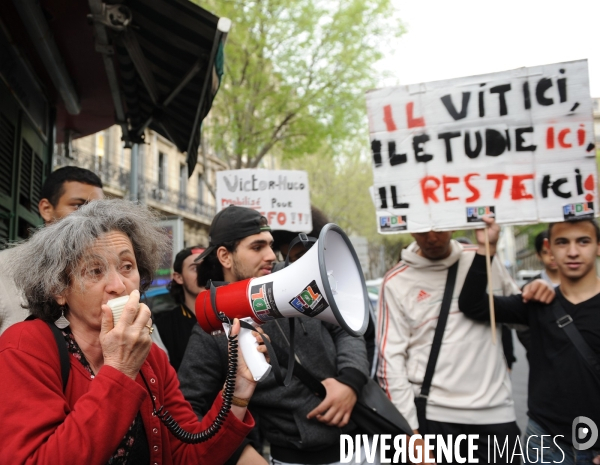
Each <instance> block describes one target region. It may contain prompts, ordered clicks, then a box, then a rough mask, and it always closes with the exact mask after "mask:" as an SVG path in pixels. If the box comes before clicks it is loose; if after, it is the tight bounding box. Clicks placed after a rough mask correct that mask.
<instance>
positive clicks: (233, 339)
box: [140, 331, 238, 444]
mask: <svg viewBox="0 0 600 465" xmlns="http://www.w3.org/2000/svg"><path fill="white" fill-rule="evenodd" d="M227 341H228V353H229V362H228V367H227V377H226V378H225V387H224V389H223V405H222V406H221V409H220V410H219V413H218V414H217V417H216V418H215V419H214V421H213V423H212V425H210V426H209V427H208V428H206V429H205V430H204V431H200V432H199V433H190V432H188V431H185V430H184V429H183V428H182V427H181V426H180V425H179V423H177V421H176V420H175V419H174V418H173V417H172V416H171V415H170V414H169V411H168V410H164V405H161V406H160V408H159V409H158V410H157V409H156V404H155V403H154V396H153V395H152V391H151V390H150V386H149V385H148V382H147V381H146V378H145V377H144V374H143V373H142V372H141V371H140V375H141V376H142V380H143V381H144V384H145V385H146V389H148V393H149V394H150V400H151V401H152V410H153V412H152V414H153V415H156V416H157V417H158V418H159V419H160V421H161V422H162V423H163V424H164V425H165V426H166V427H167V429H168V430H169V431H170V432H171V434H172V435H173V436H175V437H176V438H177V439H179V440H180V441H181V442H184V443H186V444H199V443H201V442H205V441H208V440H209V439H210V438H212V437H213V436H214V435H215V434H217V432H218V431H219V429H221V425H222V424H223V423H224V422H225V418H226V417H227V415H228V414H229V411H230V410H231V403H232V398H233V391H234V389H235V376H236V372H237V359H238V340H237V334H236V335H235V336H232V335H231V331H230V334H229V335H228V336H227Z"/></svg>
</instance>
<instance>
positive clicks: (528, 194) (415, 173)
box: [367, 60, 598, 234]
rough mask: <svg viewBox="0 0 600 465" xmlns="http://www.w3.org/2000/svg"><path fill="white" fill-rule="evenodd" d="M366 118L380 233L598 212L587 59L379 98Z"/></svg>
mask: <svg viewBox="0 0 600 465" xmlns="http://www.w3.org/2000/svg"><path fill="white" fill-rule="evenodd" d="M367 109H368V115H369V131H370V141H371V155H372V159H373V184H374V185H373V187H372V188H371V195H372V197H373V201H374V203H375V207H376V211H377V222H378V229H379V232H381V233H384V234H385V233H398V232H424V231H429V230H432V229H433V230H451V229H468V228H473V227H477V226H479V227H480V218H481V216H483V214H486V213H488V214H494V215H495V217H496V220H497V221H498V223H502V224H511V223H512V224H516V223H534V222H553V221H564V220H565V219H566V218H569V217H573V216H581V215H589V216H595V215H596V213H597V211H598V192H597V170H596V150H595V145H594V144H595V141H594V131H593V116H592V102H591V99H590V95H589V83H588V67H587V60H579V61H572V62H566V63H557V64H551V65H544V66H535V67H531V68H519V69H515V70H512V71H506V72H500V73H492V74H486V75H480V76H470V77H465V78H458V79H450V80H446V81H437V82H429V83H421V84H415V85H407V86H400V87H392V88H385V89H378V90H373V91H370V92H368V93H367ZM478 223H479V224H478Z"/></svg>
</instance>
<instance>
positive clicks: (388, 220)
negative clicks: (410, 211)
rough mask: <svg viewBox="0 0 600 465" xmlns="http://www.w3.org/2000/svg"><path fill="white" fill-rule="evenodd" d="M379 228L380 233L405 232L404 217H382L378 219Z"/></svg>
mask: <svg viewBox="0 0 600 465" xmlns="http://www.w3.org/2000/svg"><path fill="white" fill-rule="evenodd" d="M379 227H380V229H381V231H382V232H383V231H406V228H407V227H408V225H407V224H406V215H402V216H382V217H380V218H379Z"/></svg>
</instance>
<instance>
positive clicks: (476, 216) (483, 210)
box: [467, 206, 496, 223]
mask: <svg viewBox="0 0 600 465" xmlns="http://www.w3.org/2000/svg"><path fill="white" fill-rule="evenodd" d="M484 215H488V216H490V217H492V218H495V217H496V207H494V206H489V207H467V223H480V222H482V221H483V220H482V217H483V216H484Z"/></svg>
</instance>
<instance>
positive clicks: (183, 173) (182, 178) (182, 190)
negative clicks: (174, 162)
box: [179, 165, 187, 195]
mask: <svg viewBox="0 0 600 465" xmlns="http://www.w3.org/2000/svg"><path fill="white" fill-rule="evenodd" d="M186 191H187V166H186V165H179V194H180V195H185V194H186Z"/></svg>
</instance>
